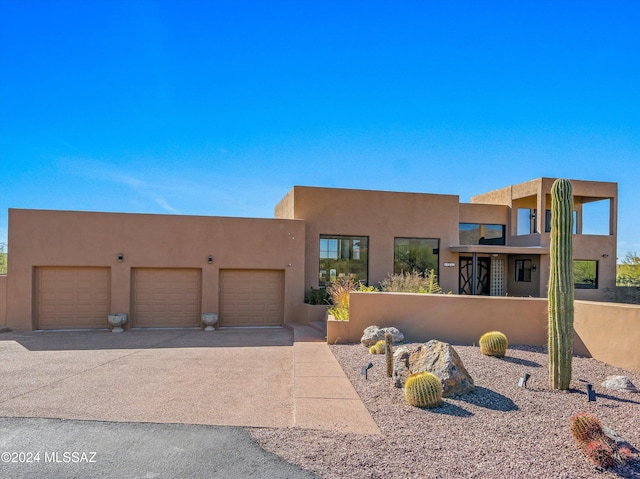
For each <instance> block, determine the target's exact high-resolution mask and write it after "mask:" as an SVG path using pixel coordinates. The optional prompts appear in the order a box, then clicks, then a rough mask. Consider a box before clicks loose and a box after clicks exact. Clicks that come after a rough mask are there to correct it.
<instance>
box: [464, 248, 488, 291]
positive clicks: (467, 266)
mask: <svg viewBox="0 0 640 479" xmlns="http://www.w3.org/2000/svg"><path fill="white" fill-rule="evenodd" d="M475 259H476V267H475V274H474V266H473V260H474V258H460V294H477V295H485V296H489V293H490V289H489V286H490V283H489V279H490V275H489V272H490V264H491V263H490V259H489V258H478V257H476V258H475Z"/></svg>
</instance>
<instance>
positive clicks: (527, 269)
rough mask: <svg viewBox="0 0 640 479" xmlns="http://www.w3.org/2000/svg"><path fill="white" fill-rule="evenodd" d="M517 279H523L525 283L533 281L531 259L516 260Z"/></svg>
mask: <svg viewBox="0 0 640 479" xmlns="http://www.w3.org/2000/svg"><path fill="white" fill-rule="evenodd" d="M516 281H522V282H525V283H530V282H531V260H530V259H517V260H516Z"/></svg>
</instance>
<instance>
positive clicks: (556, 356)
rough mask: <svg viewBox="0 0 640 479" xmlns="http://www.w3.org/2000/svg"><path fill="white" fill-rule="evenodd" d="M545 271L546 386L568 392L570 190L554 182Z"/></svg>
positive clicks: (566, 182)
mask: <svg viewBox="0 0 640 479" xmlns="http://www.w3.org/2000/svg"><path fill="white" fill-rule="evenodd" d="M550 235H551V244H550V258H551V262H550V271H549V291H548V297H549V386H550V387H551V388H552V389H562V390H567V389H569V385H570V382H571V359H572V357H573V288H574V284H573V283H574V281H573V188H572V186H571V182H570V181H569V180H564V179H557V180H556V181H554V183H553V185H552V187H551V233H550Z"/></svg>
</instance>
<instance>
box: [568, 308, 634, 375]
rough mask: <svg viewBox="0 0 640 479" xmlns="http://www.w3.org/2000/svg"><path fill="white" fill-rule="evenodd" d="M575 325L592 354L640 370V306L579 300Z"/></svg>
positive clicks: (606, 361) (601, 359)
mask: <svg viewBox="0 0 640 479" xmlns="http://www.w3.org/2000/svg"><path fill="white" fill-rule="evenodd" d="M574 307H575V317H574V323H573V327H574V330H575V332H576V336H578V338H579V339H580V341H581V342H582V344H583V345H584V348H585V350H586V353H585V355H589V356H591V357H594V358H596V359H598V360H599V361H602V362H605V363H607V364H611V365H613V366H617V367H620V368H624V369H629V370H632V371H640V306H637V305H631V304H616V303H596V302H592V301H576V302H575V305H574Z"/></svg>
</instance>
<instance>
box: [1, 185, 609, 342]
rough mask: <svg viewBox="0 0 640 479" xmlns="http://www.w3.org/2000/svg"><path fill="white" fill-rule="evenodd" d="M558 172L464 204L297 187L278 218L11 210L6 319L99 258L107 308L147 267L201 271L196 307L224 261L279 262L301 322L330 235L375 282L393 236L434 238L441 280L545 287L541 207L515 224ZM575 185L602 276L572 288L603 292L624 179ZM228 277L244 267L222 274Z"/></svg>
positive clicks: (390, 258) (32, 314)
mask: <svg viewBox="0 0 640 479" xmlns="http://www.w3.org/2000/svg"><path fill="white" fill-rule="evenodd" d="M552 183H553V179H550V178H539V179H536V180H532V181H529V182H526V183H522V184H519V185H513V186H509V187H507V188H503V189H501V190H496V191H492V192H489V193H485V194H483V195H479V196H475V197H473V198H472V199H471V203H460V201H459V197H458V196H456V195H440V194H438V195H435V194H426V193H400V192H387V191H369V190H349V189H338V188H318V187H304V186H295V187H293V189H291V190H290V191H289V193H287V195H286V196H285V197H284V198H283V199H282V200H281V201H280V202H279V203H278V204H277V205H276V206H275V215H274V216H275V218H271V219H252V218H227V217H205V216H178V215H148V214H122V213H90V212H74V211H43V210H19V209H11V210H9V245H10V253H11V254H10V255H9V256H8V262H9V264H8V267H9V275H8V276H7V277H6V278H5V279H3V280H2V281H0V320H2V323H0V326H2V325H6V326H7V327H9V328H11V329H14V330H31V329H34V328H38V327H39V324H38V321H39V320H38V317H39V314H41V313H40V312H39V311H41V310H42V309H43V308H42V304H41V303H40V302H41V301H42V298H43V297H45V296H46V295H43V293H42V288H43V287H42V286H41V285H40V283H39V281H40V278H41V276H43V273H45V272H46V273H51V272H52V271H53V273H56V272H57V271H56V270H55V268H71V269H72V270H73V268H98V269H100V272H101V274H102V275H103V277H106V278H108V279H107V280H106V281H107V282H108V283H109V285H108V286H109V287H108V291H107V292H105V293H104V294H103V295H102V298H103V300H104V301H106V302H107V304H108V310H109V312H110V313H127V314H129V315H132V314H133V315H134V316H135V311H134V309H135V307H134V306H135V304H134V303H136V299H135V298H136V294H135V293H136V291H138V290H137V289H136V278H140V277H142V276H145V275H142V274H141V273H142V271H141V269H145V268H146V269H154V268H155V269H163V270H170V271H169V272H171V271H173V270H180V271H183V272H184V273H185V275H187V273H188V275H190V276H191V277H194V278H196V280H195V281H194V284H195V283H197V288H199V293H198V295H194V298H195V299H194V301H195V302H196V303H197V304H195V306H193V308H195V309H197V310H198V311H197V313H198V314H200V313H205V312H212V313H218V312H220V308H221V305H224V304H225V303H224V302H222V304H221V297H222V292H221V291H220V289H221V284H220V282H221V278H224V277H225V272H229V271H233V272H238V271H247V272H251V271H256V272H258V271H268V272H271V273H273V274H271V273H270V274H271V276H269V277H273V278H283V279H282V290H281V293H278V292H277V291H276V292H275V293H273V294H276V295H277V294H281V295H282V315H281V316H282V322H284V323H286V322H297V321H305V318H308V317H309V314H308V312H307V311H306V309H305V307H304V304H303V302H304V297H305V294H306V293H308V292H309V291H310V289H311V288H318V287H319V286H320V283H319V270H320V261H321V253H320V243H321V236H325V237H326V236H327V235H333V236H338V237H340V236H344V237H362V238H366V240H367V251H366V255H367V259H366V266H365V268H366V272H365V274H366V281H367V282H368V283H369V284H370V285H376V284H377V283H378V282H380V281H381V280H384V279H385V278H387V276H388V275H389V274H390V273H393V272H394V261H395V257H394V255H395V250H394V245H395V241H396V239H398V238H400V239H407V238H408V239H428V240H429V241H435V243H433V244H435V245H436V246H434V247H433V248H432V249H433V251H432V253H433V255H435V257H436V258H437V272H438V279H439V282H440V285H441V286H442V288H443V289H444V290H445V291H447V292H449V291H450V292H452V293H454V294H458V293H460V292H461V291H463V292H464V293H465V294H472V295H489V294H491V295H496V296H521V297H544V296H546V288H547V280H548V275H549V234H548V233H547V232H546V231H545V226H546V225H545V215H544V214H537V215H536V214H532V215H531V218H532V225H534V223H535V225H534V226H532V231H526V232H523V231H518V221H519V215H521V214H522V211H523V210H524V211H531V212H542V211H545V210H547V209H549V208H550V189H551V184H552ZM572 184H573V186H574V194H575V205H576V218H577V220H578V225H577V234H576V235H575V236H574V258H575V259H578V260H586V261H593V262H597V287H593V288H591V289H576V298H577V299H588V300H603V299H605V297H606V291H607V289H608V288H613V287H614V286H615V272H616V268H615V262H616V235H617V185H616V184H615V183H601V182H588V181H573V180H572ZM599 200H608V201H609V203H608V204H609V208H610V210H609V213H610V214H609V220H608V221H609V224H608V225H606V226H607V228H606V229H607V231H608V234H602V235H583V234H582V229H581V228H582V216H581V215H582V206H583V205H584V204H587V203H590V202H592V201H599ZM461 225H472V226H473V227H474V228H476V226H477V228H476V229H475V231H476V233H477V236H480V239H479V240H475V242H473V241H472V242H469V241H466V240H465V241H461V239H462V226H461ZM491 228H493V232H494V233H495V231H499V230H500V228H502V231H503V233H501V237H500V238H497V239H496V238H495V237H491V236H490V235H488V236H487V239H485V233H484V232H485V229H486V230H487V231H489V230H490V229H491ZM496 228H497V229H496ZM478 232H479V233H478ZM474 234H475V233H474ZM497 240H499V241H497ZM461 243H462V244H461ZM120 255H122V261H120V260H119V256H120ZM210 257H211V259H209V258H210ZM463 265H465V268H466V269H464V274H463ZM522 265H526V268H527V271H526V274H525V275H524V276H522V277H519V278H518V277H517V274H516V269H517V268H522ZM47 268H49V269H47ZM51 268H53V270H51ZM72 272H73V271H72ZM147 272H148V271H147ZM474 274H477V275H478V281H477V282H478V283H479V282H480V276H481V275H484V276H483V278H482V281H486V283H487V285H486V287H483V288H480V289H475V286H474V287H473V288H471V287H470V288H471V289H466V290H463V289H462V286H461V285H462V283H463V282H464V281H467V280H469V279H470V278H471V276H473V275H474ZM464 275H466V276H464ZM147 276H148V275H147ZM231 276H233V277H236V276H237V275H235V274H234V275H229V274H227V276H226V277H231ZM54 277H55V275H54ZM152 277H153V275H152ZM178 277H179V275H176V278H178ZM240 277H242V275H241V276H240ZM256 281H257V282H256V284H259V280H256ZM279 281H280V280H279ZM474 283H476V281H468V284H470V285H471V284H474ZM489 283H491V287H490V289H489ZM3 286H4V287H3ZM165 287H166V285H165ZM3 290H4V291H6V292H5V293H4V295H5V296H4V297H3ZM150 291H151V293H149V294H153V290H150ZM158 291H161V290H158ZM162 291H165V293H163V294H166V291H167V290H166V289H165V290H162ZM265 291H266V290H265ZM63 292H64V291H63ZM54 293H55V294H59V292H54ZM138 293H140V294H142V293H144V291H142V292H140V291H138ZM55 294H53V293H51V294H50V296H55ZM70 294H71V293H70ZM243 294H244V293H242V294H240V293H238V294H237V295H236V296H234V298H236V299H234V300H238V299H237V298H241V297H242V295H243ZM247 294H250V292H248V293H247ZM265 294H267V293H265ZM51 301H55V298H54V299H52V300H51ZM238 301H239V300H238ZM272 303H273V298H272ZM39 307H40V309H39ZM232 307H235V305H232ZM269 307H271V306H269ZM193 308H192V309H193ZM195 309H194V310H195ZM52 314H56V313H55V311H54V313H52ZM278 314H279V313H278ZM165 319H166V318H165ZM169 319H170V318H169ZM54 320H55V318H54ZM270 321H271V322H269V323H268V324H273V321H272V320H270ZM223 323H224V321H223ZM52 324H55V321H54V323H52ZM145 324H147V325H148V324H152V322H151V323H150V322H148V321H147V322H146V323H145ZM166 324H173V323H171V322H170V320H167V322H166ZM106 326H107V324H106V318H105V327H106Z"/></svg>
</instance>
